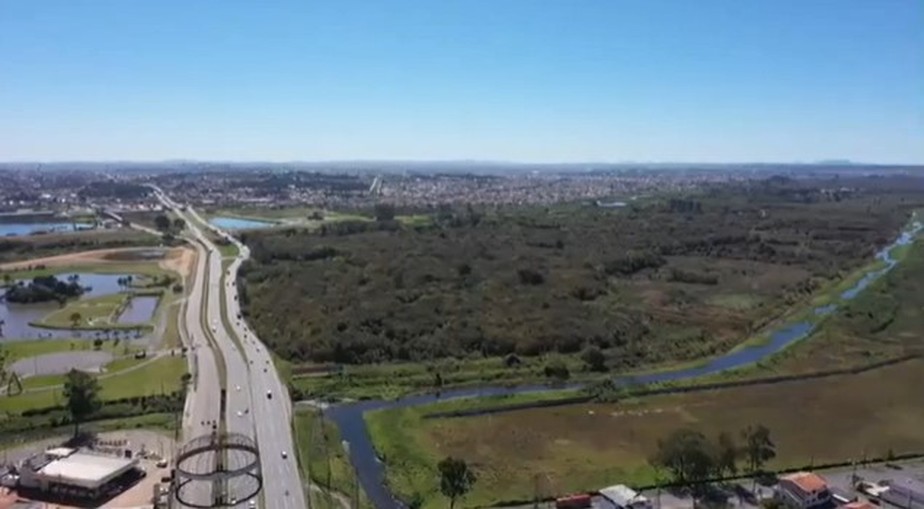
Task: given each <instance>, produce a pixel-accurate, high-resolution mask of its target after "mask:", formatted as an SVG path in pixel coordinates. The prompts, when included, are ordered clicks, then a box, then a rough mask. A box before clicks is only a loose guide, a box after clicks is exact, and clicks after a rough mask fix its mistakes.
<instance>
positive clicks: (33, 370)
mask: <svg viewBox="0 0 924 509" xmlns="http://www.w3.org/2000/svg"><path fill="white" fill-rule="evenodd" d="M112 358H113V357H112V353H110V352H103V351H100V352H92V351H91V352H88V351H79V352H57V353H48V354H45V355H38V356H35V357H30V358H28V359H20V360H18V361H16V362H14V363H13V364H11V365H10V369H11V370H12V371H14V372H15V373H16V374H18V375H19V376H22V377H26V376H36V375H61V374H64V373H67V372H68V371H70V370H71V368H77V369H79V370H81V371H88V372H92V373H96V372H99V371H100V370H101V368H102V367H103V366H105V365H106V364H107V363H109V362H111V361H112Z"/></svg>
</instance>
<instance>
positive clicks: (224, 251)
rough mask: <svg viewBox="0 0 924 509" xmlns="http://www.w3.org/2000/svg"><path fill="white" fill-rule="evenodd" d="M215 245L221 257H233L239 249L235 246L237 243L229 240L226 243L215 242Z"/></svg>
mask: <svg viewBox="0 0 924 509" xmlns="http://www.w3.org/2000/svg"><path fill="white" fill-rule="evenodd" d="M217 246H218V251H219V252H220V253H221V256H222V258H234V257H235V256H237V255H238V254H239V253H240V250H239V249H238V248H237V244H234V243H233V242H229V243H227V244H217Z"/></svg>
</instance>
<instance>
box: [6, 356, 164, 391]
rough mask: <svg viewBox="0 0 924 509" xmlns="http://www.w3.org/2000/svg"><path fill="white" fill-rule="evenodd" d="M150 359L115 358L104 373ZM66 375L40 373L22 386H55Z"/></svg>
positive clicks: (25, 381) (116, 370) (118, 370)
mask: <svg viewBox="0 0 924 509" xmlns="http://www.w3.org/2000/svg"><path fill="white" fill-rule="evenodd" d="M147 360H148V359H138V358H136V357H135V356H134V355H131V356H127V357H121V358H119V359H115V360H114V361H112V362H110V363H108V364H106V366H105V367H104V368H103V370H104V371H103V374H106V375H115V374H118V373H119V372H120V371H125V370H126V369H129V368H133V367H135V366H137V365H139V364H142V363H144V362H146V361H147ZM64 379H65V376H64V375H39V376H30V377H29V378H26V379H23V381H22V386H23V389H24V390H30V389H38V388H42V387H55V386H58V385H63V384H64Z"/></svg>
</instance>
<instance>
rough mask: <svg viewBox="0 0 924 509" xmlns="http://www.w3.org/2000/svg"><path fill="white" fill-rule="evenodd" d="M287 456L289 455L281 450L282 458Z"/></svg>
mask: <svg viewBox="0 0 924 509" xmlns="http://www.w3.org/2000/svg"><path fill="white" fill-rule="evenodd" d="M288 457H289V455H288V454H286V452H285V451H282V459H286V458H288Z"/></svg>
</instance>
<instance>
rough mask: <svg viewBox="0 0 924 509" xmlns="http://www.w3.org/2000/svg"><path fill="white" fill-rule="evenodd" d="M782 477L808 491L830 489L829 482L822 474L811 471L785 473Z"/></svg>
mask: <svg viewBox="0 0 924 509" xmlns="http://www.w3.org/2000/svg"><path fill="white" fill-rule="evenodd" d="M781 479H782V480H784V481H789V482H791V483H793V484H795V485H796V486H798V487H799V489H801V490H802V491H804V492H806V493H813V492H816V491H822V490H826V489H828V482H827V481H825V480H824V478H823V477H821V476H820V475H818V474H813V473H811V472H796V473H794V474H789V475H784V476H783V477H782V478H781Z"/></svg>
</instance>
